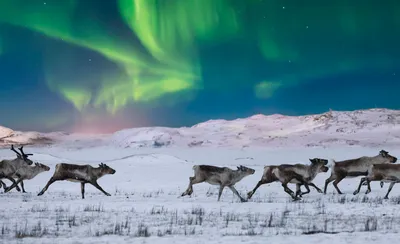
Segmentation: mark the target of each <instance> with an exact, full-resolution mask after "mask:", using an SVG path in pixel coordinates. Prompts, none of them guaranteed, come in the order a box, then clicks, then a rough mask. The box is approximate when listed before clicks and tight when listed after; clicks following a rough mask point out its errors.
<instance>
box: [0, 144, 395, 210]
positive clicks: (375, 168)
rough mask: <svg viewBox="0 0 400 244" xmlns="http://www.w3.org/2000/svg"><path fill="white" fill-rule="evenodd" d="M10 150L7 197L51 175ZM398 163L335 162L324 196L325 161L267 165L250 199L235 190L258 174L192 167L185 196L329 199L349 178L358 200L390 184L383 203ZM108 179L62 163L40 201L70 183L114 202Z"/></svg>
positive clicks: (98, 171)
mask: <svg viewBox="0 0 400 244" xmlns="http://www.w3.org/2000/svg"><path fill="white" fill-rule="evenodd" d="M11 150H12V151H13V152H15V153H16V155H17V157H16V158H15V159H12V160H7V159H5V160H2V161H0V188H2V187H3V188H4V192H9V191H10V190H12V189H13V188H16V190H17V191H21V189H20V188H19V186H18V184H20V186H21V188H22V192H25V188H24V183H23V181H24V180H30V179H32V178H33V177H35V176H36V175H38V174H40V173H42V172H45V171H49V170H50V167H48V166H46V165H44V164H41V163H33V161H32V160H30V159H29V158H28V157H29V156H31V155H33V154H25V153H24V151H23V147H22V146H21V147H20V148H18V150H19V152H18V151H17V150H16V149H15V148H14V146H13V145H11ZM396 161H397V158H396V157H393V156H391V155H390V154H389V153H388V152H387V151H385V150H381V151H379V153H378V155H376V156H373V157H367V156H363V157H360V158H355V159H348V160H344V161H338V162H335V161H333V165H332V169H331V175H330V176H329V178H328V179H326V181H325V187H324V191H322V190H321V189H320V188H318V187H317V186H316V185H315V184H314V183H313V182H312V181H313V180H314V179H315V177H316V176H317V174H319V173H322V172H328V170H329V168H328V160H327V159H322V158H313V159H310V162H311V164H309V165H305V164H281V165H268V166H265V167H264V172H263V174H262V177H261V180H260V181H259V182H258V183H257V185H256V186H255V187H254V189H253V190H251V191H250V192H248V193H247V199H245V198H243V197H242V196H241V195H240V194H239V193H238V191H237V190H236V188H235V184H236V183H238V182H239V181H241V180H242V179H243V178H244V177H246V176H249V175H252V174H254V173H255V170H254V169H251V168H248V167H245V166H242V165H240V166H239V167H237V169H236V170H233V169H230V168H227V167H217V166H211V165H194V166H193V171H194V176H193V177H190V178H189V186H188V188H187V189H186V191H185V192H183V193H182V194H181V196H186V195H189V196H190V195H191V194H192V193H193V185H195V184H199V183H202V182H207V183H209V184H211V185H218V186H219V192H218V201H219V200H220V198H221V195H222V192H223V190H224V188H225V187H228V188H229V189H230V190H231V191H232V192H233V193H234V194H235V195H236V196H237V197H238V198H239V199H240V200H241V201H242V202H246V201H247V200H248V199H250V198H251V197H252V196H253V195H254V193H255V192H256V190H257V189H258V188H259V187H260V186H261V185H264V184H269V183H272V182H280V183H281V184H282V187H283V189H284V191H285V192H286V193H288V194H289V195H290V196H291V197H292V199H293V200H299V199H301V197H302V196H303V195H305V194H308V193H309V192H310V186H311V187H313V188H315V189H316V190H317V191H318V192H319V193H322V192H323V193H324V194H326V190H327V187H328V185H329V183H330V182H332V181H333V186H334V187H335V189H336V191H337V193H338V194H343V193H342V192H341V191H340V189H339V187H338V184H339V182H340V181H342V180H343V179H345V178H350V177H359V176H362V178H361V180H360V183H359V185H358V188H357V189H356V190H355V191H354V193H353V194H354V195H356V194H358V193H359V192H360V189H361V186H362V185H367V188H368V189H367V191H366V192H365V194H368V193H370V192H371V186H370V182H371V181H380V186H381V187H383V185H384V182H390V185H389V188H388V191H387V193H386V195H385V199H388V197H389V193H390V191H391V190H392V188H393V186H394V184H396V183H399V182H400V164H394V163H395V162H396ZM107 174H115V170H114V169H112V168H110V167H109V166H107V165H106V164H103V163H101V164H99V167H97V168H96V167H93V166H90V165H77V164H66V163H60V164H57V165H56V166H55V171H54V174H53V176H52V177H51V178H50V180H49V181H48V182H47V184H46V186H45V187H44V188H43V189H42V190H41V191H40V192H39V194H38V196H41V195H43V194H44V193H45V192H46V191H47V189H48V188H49V186H50V185H51V184H53V183H54V182H56V181H64V180H66V181H71V182H78V183H81V194H82V199H84V198H85V184H91V185H93V186H94V187H95V188H97V189H98V190H100V191H101V192H103V193H104V194H105V195H107V196H111V195H110V194H109V193H108V192H106V191H105V190H103V188H102V187H101V186H100V185H99V184H98V183H97V180H98V179H99V178H100V177H103V176H104V175H107ZM1 179H8V180H10V181H11V182H12V184H11V186H9V187H7V185H6V184H5V183H4V182H3V181H2V180H1ZM289 183H291V184H296V192H293V191H292V190H291V189H290V188H289V187H288V184H289ZM301 186H304V187H305V188H306V191H305V192H302V191H301Z"/></svg>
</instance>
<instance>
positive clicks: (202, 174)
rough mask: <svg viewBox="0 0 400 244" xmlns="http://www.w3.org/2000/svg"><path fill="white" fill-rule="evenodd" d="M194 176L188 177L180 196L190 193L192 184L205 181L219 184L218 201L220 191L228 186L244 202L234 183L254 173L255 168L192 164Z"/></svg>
mask: <svg viewBox="0 0 400 244" xmlns="http://www.w3.org/2000/svg"><path fill="white" fill-rule="evenodd" d="M193 170H194V176H193V177H190V178H189V186H188V188H187V190H186V191H185V192H184V193H182V195H181V196H182V197H183V196H186V195H189V196H190V195H192V193H193V185H194V184H198V183H202V182H207V183H209V184H211V185H219V192H218V201H219V200H220V199H221V195H222V191H223V190H224V188H225V187H229V189H231V191H232V192H233V193H234V194H235V195H236V196H237V197H239V198H240V201H242V202H246V201H247V200H246V199H244V198H243V197H242V196H240V194H239V193H238V191H237V190H236V188H235V184H236V183H238V182H239V181H241V180H242V179H243V178H244V177H246V176H249V175H252V174H254V172H255V170H254V169H251V168H247V167H245V166H242V165H240V166H239V167H237V170H233V169H230V168H227V167H216V166H211V165H194V166H193Z"/></svg>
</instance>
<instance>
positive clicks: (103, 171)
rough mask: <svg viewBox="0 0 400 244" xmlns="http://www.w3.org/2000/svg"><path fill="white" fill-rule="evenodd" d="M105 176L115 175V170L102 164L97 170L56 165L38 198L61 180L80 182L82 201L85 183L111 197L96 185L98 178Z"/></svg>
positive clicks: (85, 166)
mask: <svg viewBox="0 0 400 244" xmlns="http://www.w3.org/2000/svg"><path fill="white" fill-rule="evenodd" d="M107 174H115V170H114V169H112V168H110V167H109V166H108V165H106V164H103V163H101V164H99V167H98V168H94V167H92V166H91V165H76V164H66V163H61V164H57V165H56V169H55V171H54V174H53V176H52V177H51V178H50V180H49V181H48V182H47V184H46V186H45V187H44V188H43V189H42V191H40V192H39V194H38V196H41V195H43V193H45V192H46V191H47V189H48V188H49V186H50V185H51V184H53V183H54V182H56V181H62V180H67V181H71V182H80V183H81V193H82V199H85V184H86V183H89V184H92V185H93V186H94V187H96V188H97V189H98V190H100V191H101V192H103V193H104V194H105V195H107V196H111V194H110V193H108V192H106V191H104V190H103V188H101V186H100V185H99V184H98V183H97V180H98V179H99V178H101V177H103V176H104V175H107Z"/></svg>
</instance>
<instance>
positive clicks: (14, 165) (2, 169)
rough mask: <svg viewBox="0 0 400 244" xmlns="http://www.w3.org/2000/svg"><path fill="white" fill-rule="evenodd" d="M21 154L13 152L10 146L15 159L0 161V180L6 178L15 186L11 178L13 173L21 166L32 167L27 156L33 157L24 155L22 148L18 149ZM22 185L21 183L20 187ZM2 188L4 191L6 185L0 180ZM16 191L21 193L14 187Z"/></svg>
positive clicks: (12, 147)
mask: <svg viewBox="0 0 400 244" xmlns="http://www.w3.org/2000/svg"><path fill="white" fill-rule="evenodd" d="M18 149H19V151H20V152H21V153H19V152H18V151H17V150H15V148H14V145H11V150H12V151H13V152H15V153H16V154H17V158H16V159H12V160H9V159H4V160H2V161H0V179H2V178H6V179H8V180H10V181H11V182H12V183H13V184H15V180H14V178H13V175H14V173H15V172H16V171H17V170H18V169H19V168H20V167H22V166H25V165H32V164H33V162H32V160H30V159H28V157H29V156H31V155H33V154H32V153H28V154H26V153H24V149H23V146H21V147H20V148H18ZM22 185H23V183H22V182H21V186H22ZM1 187H4V190H6V189H7V186H6V184H5V183H4V182H3V181H1V180H0V188H1ZM16 189H17V191H21V189H20V188H19V187H18V186H16Z"/></svg>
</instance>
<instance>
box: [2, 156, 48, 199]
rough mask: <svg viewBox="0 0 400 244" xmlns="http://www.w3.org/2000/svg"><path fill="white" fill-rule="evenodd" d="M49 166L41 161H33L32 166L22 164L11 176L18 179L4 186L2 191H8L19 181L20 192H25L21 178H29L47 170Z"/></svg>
mask: <svg viewBox="0 0 400 244" xmlns="http://www.w3.org/2000/svg"><path fill="white" fill-rule="evenodd" d="M49 170H50V167H49V166H47V165H44V164H41V163H35V165H34V166H30V165H23V166H21V167H20V168H18V170H17V171H16V172H15V173H14V175H13V178H16V179H18V180H17V181H16V182H15V183H13V184H12V185H11V186H10V187H6V188H4V192H9V191H10V190H12V189H13V188H14V187H17V185H18V184H19V183H21V188H22V192H26V191H25V188H24V183H23V180H31V179H33V178H34V177H35V176H36V175H38V174H40V173H42V172H45V171H49Z"/></svg>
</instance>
